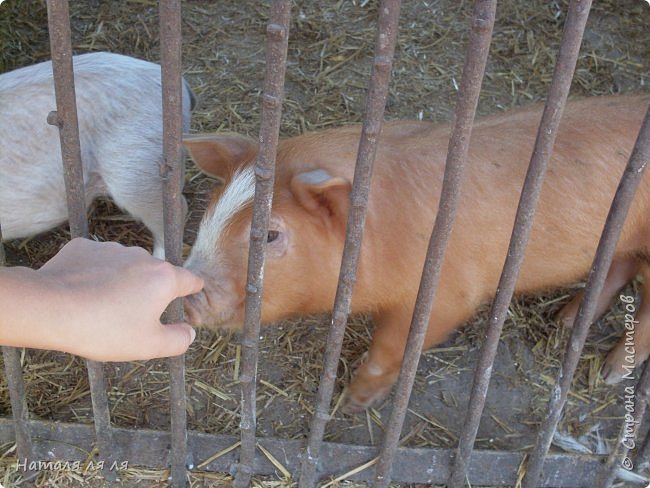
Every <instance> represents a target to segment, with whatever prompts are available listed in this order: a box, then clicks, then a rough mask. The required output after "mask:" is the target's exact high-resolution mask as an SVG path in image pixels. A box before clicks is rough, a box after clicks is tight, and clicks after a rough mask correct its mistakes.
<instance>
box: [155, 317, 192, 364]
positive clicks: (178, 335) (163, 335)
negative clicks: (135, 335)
mask: <svg viewBox="0 0 650 488" xmlns="http://www.w3.org/2000/svg"><path fill="white" fill-rule="evenodd" d="M159 331H160V332H159V335H158V337H156V339H155V340H152V341H151V344H156V345H157V347H156V348H155V349H154V350H153V351H151V354H150V355H149V356H150V358H166V357H172V356H180V355H181V354H183V353H184V352H185V351H187V348H188V347H190V344H192V342H194V339H195V338H196V331H195V330H194V329H193V328H192V327H191V326H190V325H189V324H186V323H184V322H180V323H176V324H164V325H163V324H161V326H160V329H159Z"/></svg>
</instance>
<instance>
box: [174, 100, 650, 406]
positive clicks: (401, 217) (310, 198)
mask: <svg viewBox="0 0 650 488" xmlns="http://www.w3.org/2000/svg"><path fill="white" fill-rule="evenodd" d="M648 102H650V96H648V95H641V96H618V97H601V98H590V99H585V100H580V101H572V102H569V103H568V105H567V108H566V111H565V114H564V118H563V121H562V124H561V127H560V130H559V133H558V137H557V142H556V144H555V149H554V152H553V157H552V160H551V162H550V166H549V169H548V173H547V176H546V181H545V183H544V188H543V191H542V193H541V199H540V202H539V206H538V209H537V214H536V218H535V223H534V226H533V230H532V234H531V238H530V243H529V245H528V249H527V251H526V256H525V260H524V264H523V267H522V269H521V272H520V275H519V279H518V282H517V286H516V293H519V294H522V293H526V294H530V293H536V292H540V291H544V290H549V289H552V288H557V287H561V286H564V285H568V284H571V283H574V282H576V281H578V280H581V279H583V278H585V276H586V274H587V273H588V271H589V269H590V266H591V263H592V260H593V257H594V253H595V250H596V246H597V244H598V240H599V237H600V233H601V231H602V229H603V224H604V222H605V218H606V216H607V212H608V209H609V206H610V204H611V201H612V197H613V195H614V193H615V190H616V187H617V184H618V181H619V179H620V177H621V175H622V173H623V169H624V167H625V165H626V163H627V160H628V158H629V156H630V153H631V150H632V147H633V145H634V142H635V138H636V135H637V133H638V130H639V127H640V126H641V122H642V119H643V115H644V112H645V110H646V107H647V106H648ZM541 113H542V106H540V105H535V106H531V107H526V108H523V109H518V110H512V111H509V112H506V113H500V114H496V115H492V116H489V117H485V118H482V119H479V120H477V121H476V123H475V125H474V130H473V134H472V139H471V146H470V149H469V159H468V161H467V168H466V174H465V180H464V183H463V188H462V194H461V203H460V206H459V209H458V214H457V217H456V222H455V225H454V230H453V232H452V235H451V238H450V241H449V247H448V249H447V253H446V255H445V259H444V263H443V269H442V274H441V278H440V284H439V287H438V293H437V296H436V299H435V303H434V306H433V311H432V313H431V318H430V322H429V327H428V332H427V336H426V340H425V344H424V345H425V347H431V346H433V345H435V344H438V343H440V342H442V341H444V340H445V339H446V338H447V337H448V336H449V334H450V333H451V332H452V331H454V330H455V329H457V328H458V327H459V326H460V325H461V324H463V323H464V322H466V321H467V320H468V319H470V318H471V317H472V315H473V314H474V312H475V310H476V309H477V307H478V306H479V305H481V304H482V303H485V302H486V301H489V300H490V299H491V298H493V296H494V294H495V290H496V287H497V282H498V279H499V276H500V273H501V268H502V266H503V263H504V260H505V256H506V251H507V248H508V243H509V239H510V234H511V230H512V225H513V222H514V216H515V211H516V208H517V202H518V199H519V193H520V191H521V188H522V185H523V180H524V176H525V173H526V168H527V165H528V162H529V160H530V156H531V153H532V148H533V144H534V141H535V135H536V132H537V127H538V124H539V120H540V118H541ZM449 132H450V126H449V124H438V125H434V124H431V123H426V122H408V121H395V122H386V123H385V124H384V127H383V129H382V133H381V138H380V140H379V147H378V150H377V158H376V163H375V169H374V177H373V181H372V185H371V188H370V199H369V204H368V212H367V219H366V224H365V237H364V240H363V245H362V249H361V255H360V262H359V271H358V277H357V283H356V286H355V289H354V294H353V299H352V310H353V311H354V312H368V313H370V314H372V317H373V321H374V325H375V332H374V337H373V340H372V344H371V346H370V349H369V351H368V353H367V357H366V358H365V361H364V362H362V364H361V365H360V366H359V367H358V369H357V371H356V373H355V374H354V376H353V379H352V383H351V384H350V386H349V390H348V397H347V398H348V399H347V402H348V403H347V408H348V410H349V411H354V410H358V409H360V408H363V407H366V406H368V405H370V404H371V403H372V402H373V401H376V400H378V399H380V398H382V397H383V396H384V395H386V394H387V393H388V392H389V391H390V388H391V386H392V385H393V383H394V381H395V380H396V378H397V375H398V372H399V368H400V364H401V362H402V355H403V352H404V348H405V343H406V338H407V334H408V328H409V325H410V322H411V316H412V310H413V305H414V302H415V297H416V294H417V290H418V285H419V281H420V273H421V269H422V265H423V261H424V256H425V253H426V248H427V243H428V239H429V235H430V233H431V229H432V227H433V222H434V219H435V216H436V212H437V202H438V198H439V194H440V189H441V185H442V178H443V170H444V162H445V157H446V152H447V142H448V139H449ZM359 136H360V127H359V126H357V125H355V126H348V127H341V128H338V129H330V130H323V131H319V132H313V133H307V134H304V135H302V136H298V137H291V138H288V139H285V140H282V141H280V144H279V148H278V153H277V173H276V181H275V187H274V196H273V209H272V215H271V224H270V230H269V233H268V238H267V242H268V244H267V261H266V269H265V281H264V298H263V305H262V321H263V322H265V323H268V322H275V321H278V320H281V319H285V318H288V317H291V316H296V315H303V314H308V313H314V312H325V311H329V310H331V308H332V304H333V301H334V294H335V290H336V283H337V278H338V273H339V266H340V259H341V253H342V248H343V242H344V233H345V228H346V221H347V214H348V207H349V194H350V189H351V181H352V176H353V173H354V164H355V160H356V153H357V147H358V143H359ZM185 144H186V146H187V148H188V149H189V151H190V152H191V154H192V156H193V158H194V161H195V162H196V163H197V164H198V165H199V167H200V168H201V169H202V170H203V171H204V172H206V173H208V174H210V175H214V176H217V177H219V178H222V179H223V180H224V181H225V187H223V188H221V189H218V190H217V191H216V192H215V194H214V196H213V200H212V202H211V204H210V206H209V208H208V210H207V211H206V213H205V216H204V218H203V221H202V223H201V227H200V229H199V233H198V236H197V240H196V243H195V245H194V247H193V249H192V253H191V255H190V257H189V258H188V260H187V262H186V264H185V266H186V267H187V268H189V269H191V270H192V271H194V272H196V273H198V274H199V275H201V276H202V277H203V278H204V279H205V284H206V285H205V289H204V291H203V292H201V293H200V294H197V295H194V296H192V297H190V298H189V299H188V300H187V301H186V313H187V316H188V317H189V320H190V321H191V322H192V323H194V324H197V325H204V326H208V327H210V326H215V327H233V328H239V327H241V325H242V322H243V318H244V297H245V291H244V287H245V280H246V267H247V252H248V241H249V232H250V223H251V213H252V197H253V194H254V183H255V178H254V173H253V169H252V165H253V164H254V161H255V158H256V154H257V143H256V141H254V140H252V139H249V138H246V137H242V136H237V135H232V134H213V135H202V136H194V137H190V138H189V139H187V140H186V141H185ZM649 256H650V176H649V175H648V174H646V175H645V176H644V177H643V181H642V182H641V185H640V187H639V190H638V192H637V194H636V197H635V199H634V202H633V204H632V207H631V209H630V212H629V215H628V218H627V221H626V224H625V227H624V230H623V233H622V235H621V239H620V242H619V244H618V247H617V250H616V256H615V259H614V264H613V266H612V269H611V270H610V273H609V276H608V279H607V285H606V287H605V290H604V292H603V294H602V296H601V297H600V303H599V313H601V314H602V313H604V312H605V311H606V310H607V308H608V307H609V304H610V302H611V300H612V298H613V297H614V296H615V295H616V293H617V292H618V290H619V289H620V288H621V287H622V286H624V285H625V284H626V283H627V282H628V281H630V280H631V279H633V278H634V277H635V276H636V274H637V273H642V274H643V276H644V277H645V283H646V285H648V284H650V272H649V269H650V268H649V264H650V261H649ZM643 298H644V300H643V303H642V305H641V307H640V308H639V310H638V312H637V314H636V320H637V321H638V324H636V328H635V331H634V333H633V336H632V337H633V342H634V345H633V346H631V345H630V343H629V342H628V344H627V345H626V344H625V339H623V340H621V342H620V343H619V344H618V345H617V346H616V347H615V348H614V349H613V350H612V352H611V353H610V354H609V356H608V358H607V362H606V366H605V368H604V370H603V375H604V377H605V379H606V381H608V382H616V381H618V380H620V379H621V378H622V377H623V376H625V375H626V374H628V373H630V372H631V370H632V369H633V367H634V366H636V365H638V364H640V363H641V362H643V361H644V360H645V359H646V358H647V357H648V354H649V353H650V286H646V287H645V290H644V296H643ZM577 303H578V302H577V299H576V300H574V301H573V302H571V303H569V304H568V305H567V306H566V307H565V308H564V309H563V310H562V311H561V319H562V320H563V321H566V322H569V323H570V322H571V321H572V319H573V317H574V316H575V313H576V309H577ZM628 340H630V339H628ZM630 350H634V354H632V355H630ZM630 357H631V358H632V363H630V362H629V361H630ZM626 361H627V362H626Z"/></svg>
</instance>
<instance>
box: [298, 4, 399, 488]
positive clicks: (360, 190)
mask: <svg viewBox="0 0 650 488" xmlns="http://www.w3.org/2000/svg"><path fill="white" fill-rule="evenodd" d="M400 5H401V2H400V0H382V1H381V3H380V6H379V21H378V27H377V38H376V44H375V58H374V63H373V66H372V72H371V75H370V85H369V87H368V98H367V101H366V114H365V117H364V122H363V128H362V131H361V139H360V141H359V150H358V153H357V162H356V166H355V170H354V181H353V184H352V192H351V195H350V210H349V215H348V222H347V229H346V234H345V245H344V248H343V257H342V259H341V270H340V273H339V282H338V285H337V289H336V298H335V300H334V310H333V312H332V323H331V326H330V329H329V333H328V336H327V342H326V344H327V349H326V351H325V359H324V361H323V372H322V373H321V377H320V387H319V388H318V394H317V396H316V407H315V412H314V416H313V418H312V422H311V428H310V433H309V440H308V444H307V449H306V454H305V457H304V460H303V464H302V472H301V474H300V480H299V486H300V488H307V487H311V486H313V485H314V483H315V481H316V475H317V473H316V471H317V469H318V464H319V458H320V449H321V445H322V443H323V435H324V433H325V425H326V424H327V421H328V420H329V418H330V415H329V408H330V403H331V399H332V393H333V391H334V382H335V381H336V369H337V366H338V361H339V357H340V355H341V345H342V343H343V335H344V332H345V326H346V323H347V319H348V314H349V313H350V303H351V301H352V289H353V287H354V283H355V281H356V273H357V265H358V261H359V252H360V250H361V240H362V238H363V227H364V223H365V217H366V208H367V206H368V193H369V189H370V179H371V176H372V168H373V165H374V162H375V154H376V152H377V141H378V138H379V135H380V132H381V127H382V123H383V119H384V108H385V106H386V99H387V96H388V82H389V81H390V75H391V68H392V62H393V55H394V52H395V44H396V42H397V31H398V24H399V12H400Z"/></svg>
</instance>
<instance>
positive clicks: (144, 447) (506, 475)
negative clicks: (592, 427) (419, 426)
mask: <svg viewBox="0 0 650 488" xmlns="http://www.w3.org/2000/svg"><path fill="white" fill-rule="evenodd" d="M29 427H30V429H31V431H32V434H33V436H34V452H35V458H36V459H41V460H43V461H44V462H46V461H52V460H61V461H69V462H74V461H80V462H81V463H82V464H83V462H84V461H90V460H91V459H90V458H89V454H90V452H91V450H92V446H93V442H94V433H93V429H92V427H91V426H88V425H82V424H67V423H60V422H38V421H31V422H29ZM113 437H114V439H115V464H114V465H113V468H114V471H116V472H117V474H118V475H119V474H120V471H119V470H120V469H121V468H124V467H126V466H127V465H128V466H131V467H134V466H148V467H150V468H158V469H166V468H167V467H168V466H169V456H170V453H169V443H170V442H171V435H170V433H169V432H164V431H153V430H147V429H122V428H117V427H116V428H114V429H113ZM14 439H15V437H14V422H13V421H11V420H5V419H0V443H9V442H13V440H14ZM257 442H258V445H260V446H262V447H263V448H264V449H266V451H267V452H268V453H269V454H268V455H267V454H265V453H264V452H262V451H261V450H258V451H257V452H256V455H255V462H254V463H253V468H254V473H255V474H257V475H261V476H277V473H278V467H277V466H276V464H274V462H272V461H271V460H270V458H269V456H272V457H273V458H274V459H275V461H276V462H279V463H280V465H282V467H283V468H285V469H286V470H287V471H288V472H289V473H290V474H291V476H292V478H293V477H295V476H297V475H298V473H299V471H300V464H301V461H302V456H303V454H304V442H303V441H301V440H281V439H272V438H267V439H258V440H257ZM238 446H239V437H238V436H227V435H210V434H202V433H198V432H193V431H190V432H189V438H188V450H189V453H190V455H191V456H192V457H193V458H194V459H196V466H195V469H196V471H197V472H199V471H206V472H215V471H218V472H228V471H229V469H230V467H231V466H232V465H233V464H235V463H236V462H237V459H238V458H239V447H238ZM377 455H378V450H377V448H375V447H370V446H351V445H348V444H336V443H330V442H324V443H323V444H322V447H321V455H320V464H319V467H320V473H321V475H322V476H323V477H324V478H325V479H331V478H339V477H342V478H344V479H349V480H354V481H366V482H368V481H371V480H372V479H373V477H374V473H373V471H372V469H369V468H371V467H372V464H373V463H374V462H375V460H376V458H377ZM453 455H454V451H453V450H452V449H398V450H397V455H396V458H395V465H394V467H393V481H395V482H397V483H427V484H435V485H440V484H444V483H445V482H446V480H447V479H448V477H449V474H450V465H451V460H452V457H453ZM524 456H525V454H524V453H521V452H503V451H491V450H490V451H483V450H477V451H475V452H474V455H473V456H472V460H471V462H470V466H469V474H470V476H471V478H472V479H473V480H474V483H475V484H476V485H478V486H510V487H511V486H515V484H516V482H517V469H518V467H519V466H520V465H521V463H522V462H523V460H524ZM604 460H605V457H604V456H585V455H574V454H566V453H562V454H551V455H549V456H548V457H547V458H546V461H545V471H546V472H548V473H557V479H558V480H559V482H554V481H553V480H554V479H556V478H554V477H545V478H543V479H542V480H541V483H540V486H553V487H556V488H582V487H584V486H593V485H594V484H595V483H596V480H597V477H598V474H599V472H600V471H599V469H600V468H601V467H602V463H603V462H604ZM18 461H19V462H20V463H21V464H20V465H18V468H19V469H21V470H22V469H23V464H22V463H23V460H18ZM364 465H365V466H367V467H366V469H360V470H359V469H358V468H359V467H360V466H364ZM93 466H95V467H96V466H97V462H96V460H95V462H94V465H93ZM496 466H498V468H499V469H493V468H494V467H496ZM26 467H29V465H27V466H26ZM92 469H93V467H92V466H91V468H90V471H91V472H92ZM352 470H355V471H357V472H356V473H355V474H348V475H346V473H349V472H350V471H352ZM552 483H553V484H552Z"/></svg>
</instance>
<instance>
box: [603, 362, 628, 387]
mask: <svg viewBox="0 0 650 488" xmlns="http://www.w3.org/2000/svg"><path fill="white" fill-rule="evenodd" d="M600 376H602V378H603V381H604V382H605V383H606V384H608V385H615V384H616V383H619V382H620V381H621V380H622V379H623V375H622V374H621V372H620V371H618V368H616V367H615V366H612V365H611V364H609V361H608V362H606V363H605V364H603V367H602V368H601V370H600Z"/></svg>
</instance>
